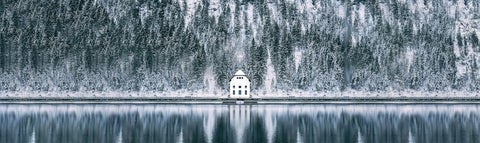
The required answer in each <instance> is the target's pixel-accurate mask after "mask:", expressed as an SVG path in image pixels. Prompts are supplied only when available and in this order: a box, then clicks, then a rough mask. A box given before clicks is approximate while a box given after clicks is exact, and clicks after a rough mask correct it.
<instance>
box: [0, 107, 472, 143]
mask: <svg viewBox="0 0 480 143" xmlns="http://www.w3.org/2000/svg"><path fill="white" fill-rule="evenodd" d="M479 107H480V105H452V104H428V105H425V104H424V105H381V104H375V105H365V104H363V105H345V104H342V105H335V104H327V105H154V104H141V105H140V104H0V124H1V127H0V142H2V143H36V142H38V143H87V142H96V143H123V142H125V143H130V142H165V143H176V142H185V143H211V142H219V143H235V142H242V143H243V142H245V143H251V142H267V143H270V142H272V143H282V142H285V143H292V142H293V143H295V142H303V143H322V142H325V143H363V142H365V143H387V142H388V143H429V142H431V143H442V142H447V143H478V142H480V126H479V122H480V116H479V115H480V108H479Z"/></svg>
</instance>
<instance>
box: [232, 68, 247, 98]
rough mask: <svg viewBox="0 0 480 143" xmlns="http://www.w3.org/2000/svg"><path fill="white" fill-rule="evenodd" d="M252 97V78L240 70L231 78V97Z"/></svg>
mask: <svg viewBox="0 0 480 143" xmlns="http://www.w3.org/2000/svg"><path fill="white" fill-rule="evenodd" d="M249 97H250V79H248V77H247V75H245V73H243V71H242V70H239V71H237V72H236V73H235V75H233V77H232V79H230V98H249Z"/></svg>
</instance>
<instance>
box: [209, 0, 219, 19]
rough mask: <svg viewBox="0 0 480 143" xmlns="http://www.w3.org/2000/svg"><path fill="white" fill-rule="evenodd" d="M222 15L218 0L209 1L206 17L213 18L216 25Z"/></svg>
mask: <svg viewBox="0 0 480 143" xmlns="http://www.w3.org/2000/svg"><path fill="white" fill-rule="evenodd" d="M221 14H222V7H221V2H220V0H210V5H209V7H208V16H210V17H214V18H215V23H218V18H219V17H220V15H221Z"/></svg>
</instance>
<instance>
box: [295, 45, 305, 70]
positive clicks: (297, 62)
mask: <svg viewBox="0 0 480 143" xmlns="http://www.w3.org/2000/svg"><path fill="white" fill-rule="evenodd" d="M302 55H303V51H302V50H300V48H298V47H297V48H295V52H293V57H294V61H295V71H296V72H298V67H299V66H300V64H301V63H302Z"/></svg>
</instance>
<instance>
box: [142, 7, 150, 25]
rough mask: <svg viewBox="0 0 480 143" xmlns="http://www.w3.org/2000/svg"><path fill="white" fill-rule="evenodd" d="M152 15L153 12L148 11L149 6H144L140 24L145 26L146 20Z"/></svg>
mask: <svg viewBox="0 0 480 143" xmlns="http://www.w3.org/2000/svg"><path fill="white" fill-rule="evenodd" d="M151 14H152V11H151V10H149V9H148V6H147V5H144V6H142V7H141V8H140V22H141V24H142V25H144V24H145V19H147V18H148V17H149V16H150V15H151Z"/></svg>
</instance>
